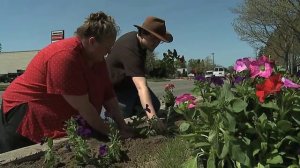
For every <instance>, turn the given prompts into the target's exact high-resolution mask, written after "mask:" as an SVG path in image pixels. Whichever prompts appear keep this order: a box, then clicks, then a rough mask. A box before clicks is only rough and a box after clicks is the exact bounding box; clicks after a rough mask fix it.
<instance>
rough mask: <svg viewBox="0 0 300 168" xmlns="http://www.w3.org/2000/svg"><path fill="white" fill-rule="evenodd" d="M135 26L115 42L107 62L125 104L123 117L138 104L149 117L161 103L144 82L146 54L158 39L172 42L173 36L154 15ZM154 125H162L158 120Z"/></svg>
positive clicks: (129, 114) (121, 99) (130, 112)
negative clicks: (140, 24)
mask: <svg viewBox="0 0 300 168" xmlns="http://www.w3.org/2000/svg"><path fill="white" fill-rule="evenodd" d="M134 26H135V27H137V29H138V31H137V32H136V31H132V32H129V33H126V34H124V35H123V36H121V37H120V38H119V39H118V40H117V41H116V43H115V44H114V46H113V48H112V50H111V53H110V54H109V55H108V57H107V65H108V70H109V74H110V78H111V80H112V83H113V85H114V89H115V92H116V94H117V98H118V100H119V102H120V103H121V104H122V105H124V109H123V111H124V116H125V117H130V116H132V115H134V110H135V108H136V107H137V106H138V105H141V106H142V108H143V109H145V111H146V114H147V116H148V118H149V119H151V118H152V117H154V116H156V113H157V111H158V110H159V109H160V102H159V99H158V98H157V97H156V96H155V94H154V93H153V92H152V91H151V89H150V88H149V87H148V85H147V80H146V78H145V60H146V53H147V50H149V51H151V52H153V51H154V49H155V48H156V47H157V46H158V45H159V44H160V43H161V42H167V43H169V42H172V41H173V36H172V35H171V34H170V33H169V32H167V31H166V26H165V21H164V20H162V19H160V18H157V17H153V16H149V17H147V18H146V20H145V21H144V23H143V25H142V26H138V25H134ZM138 112H139V111H138ZM157 126H158V129H163V128H164V125H163V123H162V122H161V121H160V120H159V122H158V125H157Z"/></svg>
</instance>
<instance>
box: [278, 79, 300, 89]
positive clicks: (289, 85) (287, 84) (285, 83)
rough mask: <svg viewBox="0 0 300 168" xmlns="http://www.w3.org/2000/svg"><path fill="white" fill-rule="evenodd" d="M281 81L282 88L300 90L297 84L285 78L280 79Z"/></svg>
mask: <svg viewBox="0 0 300 168" xmlns="http://www.w3.org/2000/svg"><path fill="white" fill-rule="evenodd" d="M281 81H282V82H283V86H284V87H286V88H295V89H297V88H300V85H299V84H296V83H294V82H293V81H291V80H288V79H286V78H285V77H282V78H281Z"/></svg>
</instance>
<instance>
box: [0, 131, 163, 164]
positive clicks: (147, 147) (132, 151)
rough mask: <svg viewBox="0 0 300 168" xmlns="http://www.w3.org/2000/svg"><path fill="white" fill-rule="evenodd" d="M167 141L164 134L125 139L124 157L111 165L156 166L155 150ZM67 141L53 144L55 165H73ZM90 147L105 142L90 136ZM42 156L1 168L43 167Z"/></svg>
mask: <svg viewBox="0 0 300 168" xmlns="http://www.w3.org/2000/svg"><path fill="white" fill-rule="evenodd" d="M165 142H167V138H166V137H164V136H160V135H158V136H153V137H148V138H136V139H127V140H125V141H123V144H122V151H124V153H125V155H126V156H125V158H123V161H121V162H119V163H114V164H113V165H111V167H119V168H129V167H135V168H142V167H143V168H147V167H148V168H150V167H157V166H156V163H155V154H156V153H157V151H158V150H159V149H160V148H161V147H162V146H163V145H164V143H165ZM67 143H68V142H63V143H60V144H57V145H56V146H55V156H58V157H59V159H60V164H59V165H58V166H57V167H75V166H74V163H75V162H74V161H75V159H74V155H73V153H72V151H70V150H68V149H67V148H66V144H67ZM87 143H88V144H89V146H90V149H92V150H93V152H95V153H97V150H98V149H99V146H100V144H103V143H105V142H103V141H100V140H98V139H95V138H90V139H88V140H87ZM44 160H45V158H44V156H43V155H42V156H39V157H36V158H32V160H30V161H24V162H21V163H9V164H6V165H2V166H1V167H2V168H28V167H30V168H42V167H44V166H45V165H44ZM85 167H95V166H92V165H87V166H85Z"/></svg>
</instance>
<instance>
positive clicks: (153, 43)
mask: <svg viewBox="0 0 300 168" xmlns="http://www.w3.org/2000/svg"><path fill="white" fill-rule="evenodd" d="M161 42H162V41H161V40H160V39H159V38H157V37H156V36H154V35H152V34H151V33H150V34H148V35H144V36H143V39H142V43H143V45H144V46H145V47H146V48H147V49H148V50H150V51H154V49H155V48H156V47H157V46H158V45H159V44H160V43H161Z"/></svg>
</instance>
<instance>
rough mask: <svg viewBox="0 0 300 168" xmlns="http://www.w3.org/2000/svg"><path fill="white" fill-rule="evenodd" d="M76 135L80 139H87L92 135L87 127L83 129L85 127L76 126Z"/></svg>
mask: <svg viewBox="0 0 300 168" xmlns="http://www.w3.org/2000/svg"><path fill="white" fill-rule="evenodd" d="M77 134H78V135H79V136H81V137H84V138H87V137H90V136H91V135H92V129H91V128H89V127H85V126H78V127H77Z"/></svg>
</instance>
